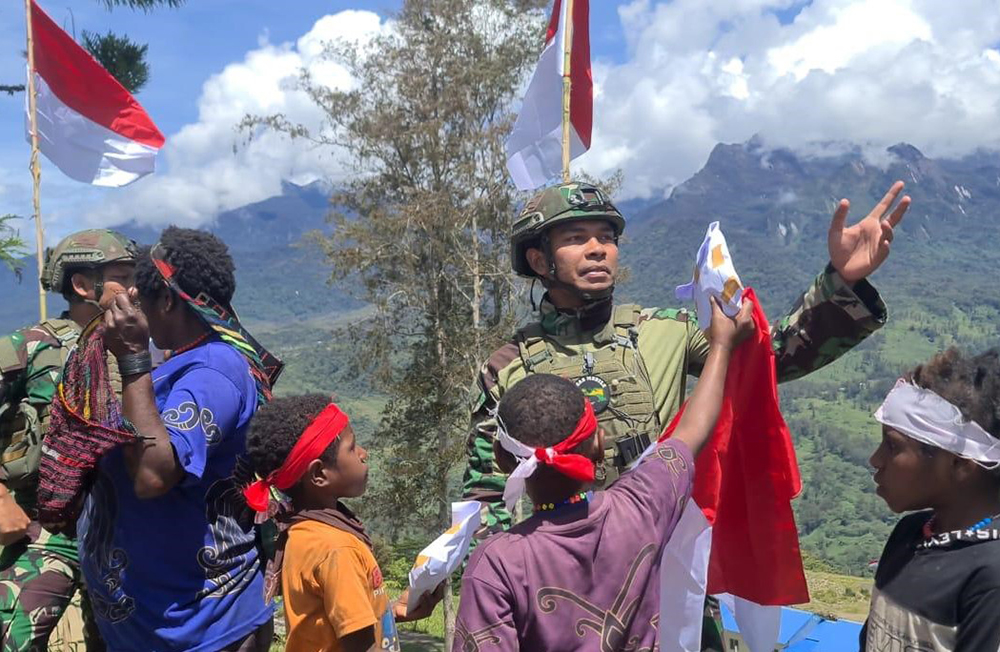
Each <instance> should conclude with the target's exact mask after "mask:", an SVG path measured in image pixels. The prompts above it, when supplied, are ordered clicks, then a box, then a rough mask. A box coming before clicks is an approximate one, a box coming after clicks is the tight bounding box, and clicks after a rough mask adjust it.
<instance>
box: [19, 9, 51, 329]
mask: <svg viewBox="0 0 1000 652" xmlns="http://www.w3.org/2000/svg"><path fill="white" fill-rule="evenodd" d="M24 21H25V24H26V25H27V32H28V116H29V118H30V121H31V164H30V168H31V180H32V186H33V187H32V202H33V204H34V209H35V216H34V217H35V255H36V256H37V258H38V314H39V315H40V316H41V319H42V321H45V318H46V308H45V288H43V287H42V271H43V270H44V268H45V256H44V254H45V230H44V229H43V228H42V210H41V200H40V192H41V189H40V185H41V179H42V170H41V167H40V166H39V164H38V107H37V102H36V97H35V48H34V45H35V44H34V40H33V37H32V33H31V0H24Z"/></svg>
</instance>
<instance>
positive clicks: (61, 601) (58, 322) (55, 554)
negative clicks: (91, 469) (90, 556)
mask: <svg viewBox="0 0 1000 652" xmlns="http://www.w3.org/2000/svg"><path fill="white" fill-rule="evenodd" d="M135 256H136V246H135V243H134V242H132V241H131V240H130V239H128V238H126V237H125V236H123V235H121V234H120V233H116V232H114V231H108V230H105V229H91V230H87V231H80V232H78V233H73V234H72V235H69V236H67V237H66V238H63V240H61V241H60V242H59V243H58V244H57V245H56V246H55V247H53V248H51V249H49V250H48V251H47V252H46V256H45V265H44V269H43V272H42V278H41V283H42V287H44V288H45V289H46V290H47V291H49V292H52V293H59V294H61V295H62V296H63V298H65V299H66V301H67V303H68V305H67V307H66V310H65V311H64V312H63V313H62V314H61V315H60V316H59V317H58V318H56V319H47V320H45V321H43V322H41V323H39V324H36V325H34V326H32V327H30V328H25V329H22V330H19V331H17V332H15V333H12V334H10V335H8V336H6V337H4V338H0V450H2V453H3V454H2V457H0V545H2V546H3V553H2V555H0V632H2V634H0V638H2V641H3V649H4V651H5V652H11V651H16V650H44V649H45V648H46V646H47V644H48V639H49V636H50V635H51V633H52V630H53V629H54V628H55V626H56V623H57V622H58V621H59V618H60V617H61V616H62V614H63V612H64V611H65V609H66V607H67V605H68V604H69V601H70V599H71V598H72V597H73V593H74V592H75V591H76V589H77V588H78V586H79V583H80V580H79V578H80V560H79V554H78V552H77V546H76V541H75V540H74V539H72V538H69V537H67V536H65V535H61V534H58V535H57V534H52V533H50V532H48V531H46V530H45V529H43V528H42V527H41V526H40V525H39V524H38V523H37V521H36V520H35V491H36V486H37V481H38V476H37V472H38V463H39V455H40V453H41V442H42V439H43V437H44V436H45V431H46V428H47V426H48V421H49V404H50V403H51V402H52V400H53V398H54V397H55V393H56V391H57V388H58V385H59V380H60V376H61V374H62V368H63V363H64V362H65V361H66V356H67V355H68V354H69V351H70V349H71V348H72V347H73V345H74V344H75V342H76V339H77V337H78V336H79V334H80V331H81V330H82V328H83V327H84V326H86V325H87V324H88V323H89V322H90V321H91V320H92V319H94V318H95V317H96V316H98V315H99V314H100V313H101V307H100V303H101V302H102V299H104V300H105V301H107V300H109V297H108V296H105V295H111V294H112V293H113V290H114V289H115V288H114V286H113V285H112V282H114V283H116V284H118V285H120V286H122V287H123V288H125V289H129V288H131V287H132V285H133V277H134V269H135ZM87 630H88V631H87V634H88V645H87V647H88V649H97V648H96V647H92V640H93V639H92V635H93V634H94V631H96V630H94V628H92V627H88V628H87ZM91 630H94V631H91Z"/></svg>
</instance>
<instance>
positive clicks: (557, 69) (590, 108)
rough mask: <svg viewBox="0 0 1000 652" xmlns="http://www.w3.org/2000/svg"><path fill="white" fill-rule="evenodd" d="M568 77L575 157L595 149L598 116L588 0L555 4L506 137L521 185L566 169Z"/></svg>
mask: <svg viewBox="0 0 1000 652" xmlns="http://www.w3.org/2000/svg"><path fill="white" fill-rule="evenodd" d="M568 13H572V16H571V18H570V17H569V16H567V14H568ZM567 50H568V51H569V53H570V65H569V70H566V67H565V59H566V57H565V55H566V52H567ZM564 77H569V79H570V100H569V120H570V130H569V134H570V158H571V159H574V158H576V157H577V156H579V155H581V154H583V153H584V152H586V151H587V150H588V149H590V135H591V128H592V125H593V116H594V79H593V76H592V75H591V72H590V7H589V6H588V0H555V4H554V5H553V6H552V18H551V20H550V21H549V29H548V31H547V32H546V35H545V49H544V50H543V51H542V56H541V58H540V59H539V60H538V67H537V68H535V74H534V75H533V76H532V78H531V83H530V84H529V85H528V91H527V93H526V94H525V96H524V103H523V104H522V105H521V112H520V113H519V114H518V116H517V121H516V122H515V123H514V130H513V131H512V132H511V134H510V137H509V138H508V139H507V142H506V143H504V147H505V148H506V151H507V170H508V171H509V172H510V176H511V177H512V178H513V179H514V185H516V186H517V188H518V189H519V190H534V189H535V188H538V187H539V186H543V185H545V184H546V183H547V182H548V181H549V180H550V179H553V178H555V177H557V176H559V175H560V174H561V173H562V152H563V144H562V137H563V78H564Z"/></svg>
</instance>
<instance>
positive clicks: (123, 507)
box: [77, 341, 272, 652]
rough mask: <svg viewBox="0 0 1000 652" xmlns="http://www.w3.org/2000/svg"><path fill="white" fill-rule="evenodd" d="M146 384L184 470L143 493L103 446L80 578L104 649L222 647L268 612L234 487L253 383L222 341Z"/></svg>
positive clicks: (243, 474)
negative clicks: (158, 492)
mask: <svg viewBox="0 0 1000 652" xmlns="http://www.w3.org/2000/svg"><path fill="white" fill-rule="evenodd" d="M153 388H154V390H155V392H156V406H157V408H158V409H159V411H160V416H161V418H162V419H163V423H164V425H165V426H166V428H167V432H169V433H170V441H171V443H172V444H173V446H174V450H175V451H176V453H177V459H178V460H180V463H181V465H182V466H183V467H184V470H185V471H186V472H187V473H186V475H185V476H184V478H183V479H182V480H181V481H180V482H179V483H178V484H177V485H176V486H175V487H174V488H173V489H171V490H170V491H169V492H167V493H166V494H165V495H163V496H160V497H159V498H151V499H147V500H140V499H139V498H138V497H137V496H136V495H135V490H134V488H133V486H134V485H133V481H132V479H131V478H130V477H129V475H128V471H127V470H126V468H125V462H124V459H123V457H122V450H121V449H120V448H118V449H115V450H113V451H111V452H110V453H108V454H107V455H106V456H105V457H104V458H103V459H102V460H101V462H100V465H99V467H98V468H99V473H97V474H96V475H97V478H96V480H95V483H94V486H93V488H92V489H91V491H90V495H89V496H88V497H87V501H86V505H85V507H84V510H83V514H82V516H81V517H80V521H79V523H78V539H77V541H78V546H79V548H80V561H81V566H82V568H83V575H84V579H85V581H86V584H87V589H88V592H89V594H90V600H91V603H92V604H93V608H94V613H95V615H96V616H97V622H98V626H99V628H100V630H101V634H102V636H103V637H104V639H105V640H106V641H107V643H108V649H109V650H122V651H125V650H127V651H129V652H135V651H137V650H143V651H146V650H149V651H154V650H155V651H161V650H163V651H169V652H180V651H185V652H195V651H209V650H218V649H219V648H221V647H224V646H226V645H228V644H230V643H233V642H235V641H237V640H240V639H241V638H244V637H245V636H246V635H247V634H249V633H250V632H252V631H253V630H254V629H256V628H257V627H259V626H260V625H262V624H264V623H265V622H267V620H268V619H269V618H270V617H271V610H272V608H271V605H267V604H265V603H264V579H263V566H262V560H261V559H260V558H259V557H258V554H257V547H256V545H255V543H256V542H255V536H254V527H253V523H254V519H253V514H252V512H251V510H250V508H249V507H248V506H247V504H246V502H245V500H244V499H243V495H242V492H241V487H242V486H244V485H245V484H246V483H247V482H249V481H250V479H251V471H250V469H249V467H248V465H247V462H246V459H245V452H246V431H247V426H248V424H249V423H250V418H251V417H252V416H253V414H254V411H255V410H256V408H257V390H256V387H255V386H254V381H253V378H252V377H251V375H250V367H249V365H248V364H247V362H246V360H245V359H244V358H243V357H242V356H241V355H240V354H239V353H237V352H236V351H234V350H233V349H232V348H231V347H230V346H229V345H227V344H224V343H222V342H218V341H213V342H209V343H208V344H205V345H203V346H200V347H197V348H195V349H193V350H191V351H188V352H186V353H182V354H180V355H178V356H177V357H175V358H171V359H170V360H168V361H167V362H166V363H165V364H163V365H162V366H161V367H159V368H157V369H156V370H155V371H154V372H153Z"/></svg>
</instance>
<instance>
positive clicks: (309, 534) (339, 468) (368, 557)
mask: <svg viewBox="0 0 1000 652" xmlns="http://www.w3.org/2000/svg"><path fill="white" fill-rule="evenodd" d="M247 453H248V455H249V456H250V461H251V464H252V465H253V467H254V470H255V471H256V472H257V474H258V475H259V476H260V477H261V478H263V480H259V481H257V482H255V483H254V484H252V485H250V486H249V487H248V488H247V489H246V490H245V491H244V494H245V496H246V498H247V502H248V503H249V504H250V506H251V507H253V508H254V509H256V510H258V511H266V510H267V508H268V502H269V493H270V488H271V487H274V488H277V489H279V490H281V491H283V492H284V493H285V494H287V496H288V497H289V498H290V499H291V504H292V507H293V509H292V511H291V512H287V513H281V514H279V515H278V516H277V520H278V522H279V524H280V525H281V526H283V527H284V528H286V529H284V531H283V533H282V534H281V536H280V537H279V540H278V552H277V554H276V556H275V560H274V568H275V572H273V573H268V584H267V586H268V590H269V592H273V591H274V590H275V589H277V587H278V586H279V582H280V586H281V591H282V595H283V596H284V603H285V620H286V623H287V627H288V639H287V644H286V648H285V649H286V650H289V651H290V652H311V651H313V650H316V651H317V652H318V651H321V650H322V651H326V650H333V651H335V652H340V651H341V650H343V651H344V652H368V651H370V650H395V651H398V650H399V649H400V647H399V640H398V637H397V635H396V622H397V621H398V622H405V621H410V620H419V619H421V618H426V617H427V616H429V615H430V614H431V612H432V611H433V609H434V605H435V604H436V603H437V601H438V600H440V599H441V590H440V589H439V591H438V592H435V594H433V595H431V596H428V597H427V598H425V599H424V600H423V601H422V602H421V603H420V604H419V605H418V606H417V608H416V609H414V610H413V611H411V612H410V613H407V611H406V598H407V595H406V593H405V592H404V594H403V595H402V596H401V597H400V598H399V599H398V600H396V601H395V602H391V601H390V600H389V596H388V593H387V592H386V587H385V585H384V584H383V582H382V572H381V570H379V567H378V563H377V562H376V561H375V556H374V555H373V554H372V544H371V539H370V538H369V537H368V534H367V533H366V532H365V529H364V527H363V526H362V524H361V522H360V521H359V520H358V519H357V518H356V517H355V516H354V514H353V513H352V512H351V511H350V510H349V509H348V508H347V507H345V506H344V504H343V503H341V502H340V499H341V498H353V497H357V496H361V495H362V494H364V492H365V486H366V485H367V483H368V465H367V463H366V459H367V457H368V453H367V452H366V451H365V449H364V448H362V447H361V446H360V445H359V444H358V443H357V441H356V440H355V438H354V431H353V430H352V429H351V426H350V424H349V423H348V419H347V415H346V414H344V413H343V412H342V411H341V410H340V409H339V408H338V407H337V406H336V405H334V404H333V403H330V401H329V399H327V398H326V397H325V396H322V395H320V394H309V395H305V396H293V397H288V398H276V399H274V400H272V401H271V402H270V403H269V404H267V405H265V406H264V407H262V408H260V409H259V410H258V411H257V414H256V415H255V417H254V420H253V421H252V423H251V425H250V432H249V434H248V435H247Z"/></svg>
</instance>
